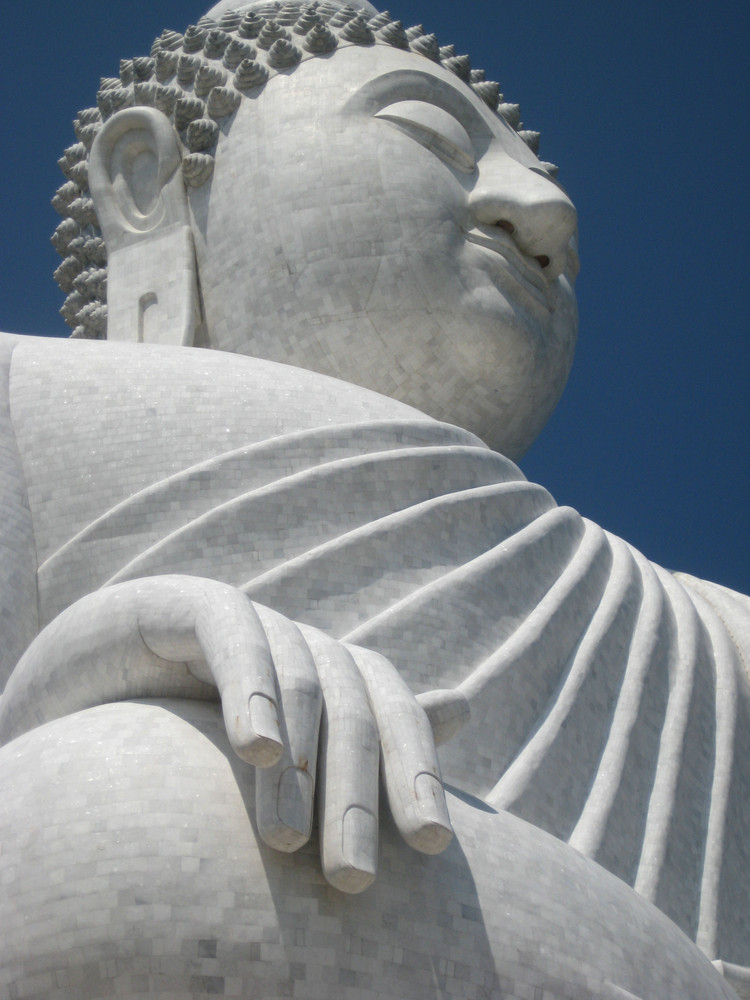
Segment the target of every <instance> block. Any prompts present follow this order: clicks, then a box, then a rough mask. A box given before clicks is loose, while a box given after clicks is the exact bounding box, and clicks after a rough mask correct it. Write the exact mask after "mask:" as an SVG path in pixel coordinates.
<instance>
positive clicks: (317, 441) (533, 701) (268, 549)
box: [0, 338, 750, 965]
mask: <svg viewBox="0 0 750 1000" xmlns="http://www.w3.org/2000/svg"><path fill="white" fill-rule="evenodd" d="M1 353H2V359H1V360H2V366H3V367H2V372H3V385H2V389H1V390H0V391H1V392H2V394H3V396H4V398H2V399H0V404H1V405H0V428H1V430H2V436H1V440H0V458H1V459H2V461H1V462H0V465H2V469H0V475H1V478H0V485H1V486H2V488H3V491H4V495H5V497H6V498H7V499H6V500H5V501H4V503H5V507H4V516H5V517H6V522H5V523H6V526H9V525H12V526H13V531H10V532H8V531H6V533H5V534H6V536H7V537H4V540H3V545H4V551H3V565H4V570H3V575H4V578H5V582H4V584H3V592H2V595H0V600H1V601H2V608H0V612H2V616H3V617H2V620H3V621H6V622H10V623H11V625H12V629H11V631H10V632H9V639H8V641H7V642H6V648H5V652H6V654H7V656H8V657H10V658H11V665H12V661H13V658H14V657H15V658H17V656H18V655H20V652H21V651H22V649H23V647H24V645H25V644H26V643H27V642H28V641H29V638H30V637H31V636H33V634H34V633H35V631H36V630H37V629H38V628H41V627H43V626H44V625H45V624H46V623H47V622H49V621H51V620H52V619H53V618H54V617H55V616H56V615H57V614H58V613H59V612H60V611H62V610H63V609H64V608H66V607H67V606H69V605H70V604H71V603H72V602H73V601H75V600H76V599H78V598H79V597H82V596H83V595H85V594H87V593H90V592H91V591H93V590H95V589H97V588H99V587H103V586H106V585H108V584H112V583H115V582H119V581H124V580H130V579H135V578H139V577H144V576H151V575H159V574H165V573H187V574H192V575H196V576H205V577H211V578H215V579H219V580H222V581H225V582H227V583H230V584H233V585H234V586H237V587H239V588H241V589H242V590H244V591H245V592H246V593H247V594H248V595H249V596H250V597H251V598H252V599H253V600H254V601H257V602H259V603H262V604H265V605H268V606H270V607H273V608H275V609H276V610H277V611H279V612H281V613H283V614H285V615H287V616H288V617H290V618H292V619H295V620H299V621H304V622H307V623H309V624H312V625H315V626H317V627H319V628H321V629H323V630H325V631H326V632H328V633H329V634H331V635H332V636H334V637H336V638H339V639H342V640H346V641H348V642H354V643H357V644H359V645H361V646H366V647H370V648H372V649H376V650H378V651H379V652H381V653H383V654H384V655H385V656H387V657H388V658H389V659H390V660H391V661H392V662H393V663H394V664H395V666H396V667H397V668H398V670H399V671H400V672H401V673H402V675H403V676H404V677H405V678H406V679H407V681H408V683H409V684H410V686H411V687H412V689H413V690H414V691H415V692H421V691H426V690H430V689H433V688H451V687H456V686H460V687H461V689H462V690H463V691H464V693H465V694H466V695H467V697H468V699H469V701H470V703H471V707H472V717H471V721H470V723H469V724H468V725H467V726H466V727H465V729H464V730H463V731H462V732H461V734H460V735H459V736H458V737H457V738H456V739H455V740H454V741H453V742H452V743H450V744H448V745H447V746H445V747H443V748H441V751H440V753H441V767H442V771H443V777H444V780H445V781H446V782H447V783H448V784H450V785H453V786H456V787H457V788H459V789H461V790H463V791H464V792H467V793H469V794H471V795H474V796H477V797H480V798H482V799H484V800H485V801H486V802H488V803H489V804H490V805H491V806H493V807H494V808H496V809H504V810H508V811H510V812H512V813H514V814H516V815H517V816H519V817H521V818H522V819H524V820H526V821H529V822H531V823H533V824H535V825H536V826H538V827H540V828H541V829H543V830H545V831H547V832H549V833H551V834H553V835H554V836H555V837H558V838H560V839H561V840H563V841H567V842H568V843H569V844H570V845H571V846H572V847H574V848H576V849H577V850H578V851H580V852H581V853H583V854H585V855H587V856H589V857H590V858H592V859H594V860H595V861H597V862H598V863H599V864H601V865H602V866H604V867H605V868H607V869H609V870H610V871H611V872H613V873H614V874H615V875H617V876H618V877H619V878H621V879H622V880H624V881H625V882H626V883H627V884H629V885H631V886H633V887H634V888H635V889H636V890H637V891H638V892H639V893H641V894H642V895H644V896H645V897H647V898H648V899H650V900H651V901H652V902H653V903H655V905H656V906H658V907H659V908H660V909H661V910H662V911H663V912H664V913H666V914H667V915H668V916H669V917H671V918H672V920H674V921H675V923H677V924H678V926H680V927H681V928H682V929H683V930H684V931H685V932H686V933H687V934H688V935H689V936H690V937H691V938H693V939H694V940H696V941H697V943H698V944H699V945H700V946H701V947H702V948H703V950H704V951H706V952H707V953H708V955H709V957H711V958H717V959H718V958H721V959H724V960H726V961H729V962H732V963H738V964H740V965H750V925H749V923H748V913H747V911H748V906H747V900H748V898H750V850H749V847H748V837H747V834H746V833H745V834H744V835H743V830H744V831H747V830H748V829H750V796H748V789H750V684H749V682H748V672H747V665H748V662H750V652H749V651H750V640H749V636H748V631H749V630H748V622H750V607H749V606H748V602H747V599H745V598H742V597H741V596H740V595H736V594H733V593H731V592H729V591H725V590H724V589H723V588H720V587H717V586H715V585H711V584H705V583H703V582H701V581H695V580H692V579H690V578H686V577H680V576H677V575H674V574H671V573H668V572H666V571H665V570H663V569H662V568H660V567H658V566H656V565H654V564H652V563H650V562H648V560H647V559H645V558H644V557H643V556H642V555H641V554H640V553H638V552H637V551H635V550H634V549H633V548H632V547H630V546H629V545H627V544H626V543H625V542H623V541H622V540H620V539H618V538H616V537H614V536H612V535H610V534H608V533H607V532H605V531H603V530H602V529H600V528H599V527H597V526H596V525H595V524H592V523H591V522H589V521H587V520H586V519H585V518H583V517H581V516H580V515H579V514H578V513H576V512H575V511H573V510H571V509H569V508H564V507H562V508H561V507H558V506H556V504H555V502H554V501H553V499H552V498H551V497H550V495H549V494H548V493H547V491H546V490H544V489H543V488H542V487H540V486H537V485H535V484H532V483H528V482H527V481H526V480H525V478H524V477H523V475H522V473H521V472H520V470H519V469H518V468H517V467H516V466H515V465H514V464H513V463H512V462H510V461H508V460H507V459H505V458H503V457H502V456H501V455H498V454H496V453H494V452H492V451H490V450H489V449H488V448H487V447H486V446H485V445H484V444H483V443H482V442H481V441H479V440H478V439H477V438H475V437H474V436H473V435H471V434H470V433H468V432H466V431H463V430H461V429H460V428H457V427H453V426H449V425H447V424H442V423H439V422H437V421H434V420H432V419H430V418H428V417H426V416H425V415H424V414H421V413H419V412H418V411H415V410H413V409H412V408H410V407H408V406H406V405H404V404H401V403H398V402H395V401H393V400H390V399H387V398H385V397H382V396H378V395H377V394H374V393H372V392H369V391H368V390H364V389H361V388H358V387H356V386H352V385H348V384H346V383H342V382H339V381H337V380H334V379H330V378H328V377H325V376H321V375H316V374H314V373H311V372H306V371H301V370H298V369H292V368H288V367H286V366H281V365H276V364H273V363H270V362H262V361H257V360H255V359H249V358H242V357H237V356H232V355H224V354H219V353H216V352H207V351H195V350H189V349H177V348H157V347H144V346H142V345H139V346H135V345H114V344H106V343H104V344H102V343H88V342H59V341H37V340H34V339H32V338H28V339H27V338H3V340H2V352H1ZM6 509H7V513H6ZM32 591H34V592H36V593H37V595H38V602H37V601H36V600H35V601H33V602H32V601H30V599H29V595H30V593H31V592H32ZM27 605H28V606H27ZM32 605H33V606H32ZM37 615H38V617H37ZM9 629H10V626H9ZM11 632H12V634H11Z"/></svg>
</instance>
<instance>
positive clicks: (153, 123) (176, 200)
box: [89, 108, 200, 345]
mask: <svg viewBox="0 0 750 1000" xmlns="http://www.w3.org/2000/svg"><path fill="white" fill-rule="evenodd" d="M180 163H181V154H180V149H179V146H178V143H177V137H176V136H175V134H174V130H173V128H172V126H171V125H170V123H169V121H168V119H167V118H166V116H165V115H163V114H162V113H161V112H160V111H157V110H156V109H154V108H127V109H124V110H123V111H120V112H118V113H117V114H116V115H113V117H112V118H110V119H109V121H107V123H106V124H105V125H104V126H103V127H102V128H101V130H100V131H99V133H98V135H97V137H96V140H95V141H94V145H93V147H92V150H91V158H90V162H89V187H90V190H91V195H92V198H93V201H94V206H95V208H96V214H97V216H98V219H99V224H100V225H101V229H102V234H103V236H104V242H105V244H106V246H107V258H108V277H107V339H108V340H133V341H138V342H146V343H160V344H175V345H190V344H192V343H193V342H194V339H195V331H196V328H197V326H198V324H199V323H200V304H199V295H198V272H197V267H196V262H195V249H194V246H193V234H192V230H191V228H190V223H189V216H188V207H187V196H186V193H185V187H184V182H183V178H182V171H181V170H180Z"/></svg>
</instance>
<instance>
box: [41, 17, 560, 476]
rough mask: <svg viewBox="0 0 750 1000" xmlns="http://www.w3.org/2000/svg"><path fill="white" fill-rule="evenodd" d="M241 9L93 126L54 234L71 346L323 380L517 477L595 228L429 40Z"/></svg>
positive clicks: (208, 23)
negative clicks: (270, 363) (125, 344)
mask: <svg viewBox="0 0 750 1000" xmlns="http://www.w3.org/2000/svg"><path fill="white" fill-rule="evenodd" d="M227 6H228V5H227V4H219V5H218V6H217V7H216V8H214V9H213V10H212V11H210V12H209V15H208V16H207V18H205V19H202V21H201V22H199V24H198V26H197V27H194V28H190V29H188V30H187V31H186V33H185V34H184V36H180V35H177V34H176V33H174V32H165V33H164V34H163V35H162V36H161V38H160V39H158V40H157V42H156V43H155V45H154V49H153V50H152V54H151V56H150V57H149V58H148V59H142V60H138V59H136V60H128V61H126V62H125V63H123V64H122V67H121V78H120V79H118V80H114V79H113V80H104V81H103V82H102V89H101V90H100V93H99V99H98V104H99V107H98V109H97V110H96V111H94V110H93V109H92V110H91V111H89V112H83V113H81V115H80V116H79V121H78V123H77V132H78V135H79V140H80V142H79V143H78V144H77V145H76V146H74V147H72V148H71V150H69V151H67V152H66V156H65V157H64V159H63V161H61V163H62V164H63V169H64V170H65V171H66V173H67V174H68V175H69V182H68V184H66V185H64V187H63V189H61V192H60V193H59V195H58V199H57V200H58V207H61V208H62V209H63V211H64V212H65V213H66V214H67V215H69V216H70V218H68V219H66V221H65V222H63V224H62V226H61V227H60V228H59V229H58V234H56V240H57V242H58V243H59V245H60V248H61V250H62V251H63V252H64V254H66V261H65V262H64V263H63V265H62V267H61V269H60V272H61V273H59V277H60V279H61V284H62V285H63V287H64V289H66V290H68V291H69V292H71V293H72V294H71V295H70V296H69V299H68V302H67V303H66V307H65V308H64V310H63V311H64V313H67V316H66V318H68V319H69V321H72V323H73V324H74V325H75V327H76V330H75V332H74V335H78V336H92V335H93V336H102V335H103V334H104V331H105V323H107V326H108V329H107V330H106V335H107V336H108V337H110V338H112V339H133V340H138V339H142V340H149V339H154V340H161V341H164V340H168V341H171V342H174V343H181V344H189V343H194V344H196V345H197V346H204V347H213V348H218V349H220V350H227V351H234V352H237V353H240V354H250V355H254V356H257V357H262V358H268V359H271V360H275V361H281V362H285V363H288V364H292V365H297V366H299V367H303V368H309V369H313V370H316V371H319V372H323V373H325V374H329V375H334V376H337V377H340V378H344V379H346V380H347V381H351V382H355V383H358V384H360V385H364V386H367V387H368V388H371V389H375V390H377V391H379V392H382V393H385V394H386V395H389V396H392V397H394V398H397V399H400V400H403V401H404V402H407V403H410V404H411V405H413V406H415V407H417V408H418V409H421V410H423V411H425V412H426V413H429V414H430V415H432V416H435V417H437V418H439V419H442V420H447V421H449V422H452V423H457V424H459V425H461V426H463V427H466V428H468V429H470V430H472V431H474V432H475V433H477V434H478V435H479V436H480V437H482V438H484V440H486V441H487V442H488V443H489V444H491V445H493V446H494V447H496V448H498V449H499V450H501V451H503V452H505V453H506V454H508V455H510V456H512V457H517V456H519V455H520V454H522V452H523V451H524V450H525V449H526V448H527V447H528V445H529V444H530V443H531V441H532V440H533V439H534V437H535V436H536V434H537V433H538V432H539V430H540V429H541V427H542V426H543V424H544V423H545V421H546V419H547V418H548V416H549V414H550V413H551V411H552V409H553V407H554V405H555V404H556V402H557V400H558V398H559V395H560V393H561V391H562V388H563V386H564V384H565V380H566V378H567V375H568V371H569V368H570V364H571V361H572V355H573V348H574V344H575V334H576V308H575V299H574V294H573V290H572V285H573V280H574V277H575V270H576V255H575V246H574V243H575V227H576V215H575V209H574V208H573V206H572V204H571V202H570V200H569V199H568V198H567V196H566V195H565V193H564V192H563V190H562V189H561V188H560V186H559V185H558V184H557V182H556V180H555V177H554V172H553V170H554V168H552V167H551V165H549V164H545V163H542V162H540V160H539V159H538V158H537V156H536V155H535V152H534V147H535V144H536V140H537V138H538V137H537V136H536V134H535V133H529V132H525V131H524V130H523V129H522V128H521V127H520V122H519V117H518V108H517V106H516V105H510V104H506V103H503V101H502V97H501V96H500V95H499V92H498V88H497V86H496V85H494V84H492V83H489V82H487V81H486V80H484V75H483V74H482V73H481V72H477V71H472V70H471V68H470V65H469V61H468V59H467V58H466V57H463V56H456V54H455V53H454V52H453V50H452V49H451V47H444V48H440V47H439V46H438V43H437V41H436V39H435V38H434V36H430V35H426V34H425V33H424V31H423V30H422V29H421V28H418V29H410V30H409V31H408V32H405V31H404V29H403V28H402V26H401V25H400V23H398V22H394V21H392V20H391V19H390V17H389V16H388V15H385V14H382V15H377V14H376V12H375V11H374V9H372V8H369V7H368V8H367V9H366V10H364V11H363V12H362V13H359V14H357V13H356V12H355V11H353V10H352V8H346V7H341V5H340V4H338V3H335V2H329V3H322V4H320V5H316V4H312V5H310V4H299V3H297V2H292V3H284V4H280V3H275V4H267V3H265V4H262V5H260V4H258V3H255V4H250V5H243V6H242V7H240V8H239V10H235V11H231V10H226V9H225V8H226V7H227ZM88 187H90V190H91V194H92V197H93V204H91V203H90V202H89V199H88V195H87V188H88ZM95 227H98V228H95ZM99 232H101V235H102V236H103V240H104V244H106V254H107V257H108V271H109V274H108V293H107V299H108V311H109V319H108V322H107V321H106V320H105V315H106V314H105V307H104V306H103V304H102V292H103V284H104V274H103V273H102V272H103V266H102V265H103V264H104V261H105V257H104V253H105V248H104V246H103V245H102V240H101V238H100V236H99ZM71 246H72V251H71Z"/></svg>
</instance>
